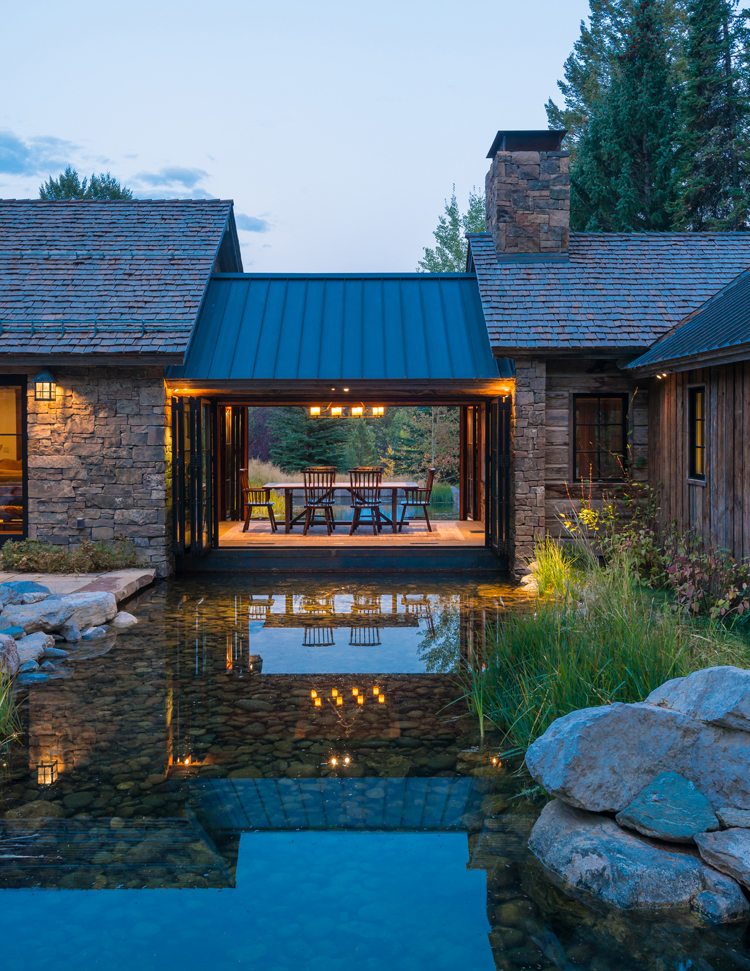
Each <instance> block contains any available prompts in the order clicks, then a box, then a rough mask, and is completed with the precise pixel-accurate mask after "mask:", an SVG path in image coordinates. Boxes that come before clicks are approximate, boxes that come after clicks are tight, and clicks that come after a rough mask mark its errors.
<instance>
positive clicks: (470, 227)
mask: <svg viewBox="0 0 750 971" xmlns="http://www.w3.org/2000/svg"><path fill="white" fill-rule="evenodd" d="M485 230H486V220H485V210H484V194H483V193H478V192H477V191H476V189H472V191H471V192H470V193H469V208H468V209H467V211H466V212H465V213H462V212H461V211H460V210H459V208H458V202H457V201H456V187H455V185H454V186H453V193H452V195H451V200H450V202H448V200H447V199H446V201H445V214H444V215H443V216H440V217H439V218H438V226H437V229H436V230H435V232H434V233H433V235H434V237H435V242H436V243H437V245H436V246H435V249H430V248H429V247H425V251H424V257H423V258H422V259H421V260H419V265H418V266H417V270H421V271H423V272H425V273H464V272H466V255H467V253H468V243H467V241H466V238H465V235H464V234H465V233H483V232H485Z"/></svg>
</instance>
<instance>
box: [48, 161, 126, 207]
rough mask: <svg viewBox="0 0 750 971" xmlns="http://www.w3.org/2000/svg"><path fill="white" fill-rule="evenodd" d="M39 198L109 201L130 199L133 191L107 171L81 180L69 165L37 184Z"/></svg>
mask: <svg viewBox="0 0 750 971" xmlns="http://www.w3.org/2000/svg"><path fill="white" fill-rule="evenodd" d="M39 198H40V199H44V200H46V201H50V200H57V199H95V200H98V201H109V200H111V199H132V198H133V193H132V192H131V190H130V189H128V188H127V187H125V186H121V185H120V183H119V182H118V181H117V179H116V178H115V177H114V176H113V175H110V173H109V172H102V173H100V174H99V175H92V176H91V179H90V180H89V179H86V178H84V180H83V182H82V181H81V178H80V176H79V175H78V172H77V171H76V170H75V169H74V168H72V167H71V166H70V165H69V166H68V167H67V168H66V169H65V171H64V172H62V173H61V174H60V175H59V177H58V178H56V179H53V178H52V176H50V177H49V179H48V180H47V181H46V182H43V183H42V185H40V186H39Z"/></svg>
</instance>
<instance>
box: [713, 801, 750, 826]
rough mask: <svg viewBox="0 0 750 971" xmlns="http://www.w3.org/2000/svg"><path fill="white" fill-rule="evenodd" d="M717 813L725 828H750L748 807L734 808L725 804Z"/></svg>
mask: <svg viewBox="0 0 750 971" xmlns="http://www.w3.org/2000/svg"><path fill="white" fill-rule="evenodd" d="M716 815H717V816H718V818H719V822H720V823H721V825H722V826H723V827H724V829H750V812H748V810H747V809H732V808H731V807H730V806H723V807H722V808H721V809H717V810H716Z"/></svg>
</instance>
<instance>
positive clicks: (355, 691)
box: [352, 688, 359, 698]
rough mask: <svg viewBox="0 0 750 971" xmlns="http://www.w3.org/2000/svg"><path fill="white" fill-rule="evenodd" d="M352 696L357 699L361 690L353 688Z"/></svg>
mask: <svg viewBox="0 0 750 971" xmlns="http://www.w3.org/2000/svg"><path fill="white" fill-rule="evenodd" d="M352 694H353V695H354V697H355V698H356V697H357V695H358V694H359V688H352Z"/></svg>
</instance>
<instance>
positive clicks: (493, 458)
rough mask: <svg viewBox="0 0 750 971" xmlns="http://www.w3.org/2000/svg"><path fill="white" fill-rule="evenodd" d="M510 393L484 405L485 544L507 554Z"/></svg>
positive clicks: (508, 549)
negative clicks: (486, 479)
mask: <svg viewBox="0 0 750 971" xmlns="http://www.w3.org/2000/svg"><path fill="white" fill-rule="evenodd" d="M510 414H511V399H510V396H506V397H504V398H494V399H493V400H492V402H491V403H490V405H489V407H488V408H487V445H486V453H487V462H486V464H487V477H488V482H487V486H488V488H487V489H486V492H485V495H486V503H487V510H486V523H487V545H488V546H489V547H490V548H491V549H492V550H493V551H494V552H495V553H497V554H498V555H504V556H507V555H509V554H510Z"/></svg>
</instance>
